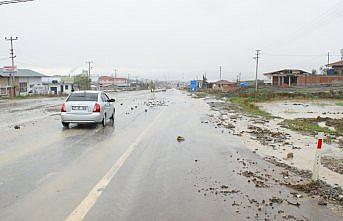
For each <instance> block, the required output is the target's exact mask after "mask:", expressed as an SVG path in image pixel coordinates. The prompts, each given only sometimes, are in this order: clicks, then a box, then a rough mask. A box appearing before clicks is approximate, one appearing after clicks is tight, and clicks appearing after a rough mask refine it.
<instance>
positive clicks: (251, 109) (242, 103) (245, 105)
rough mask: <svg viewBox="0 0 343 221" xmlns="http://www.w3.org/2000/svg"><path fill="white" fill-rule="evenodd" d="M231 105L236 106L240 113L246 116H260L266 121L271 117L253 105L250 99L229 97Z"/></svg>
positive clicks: (252, 100)
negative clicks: (246, 114) (242, 112)
mask: <svg viewBox="0 0 343 221" xmlns="http://www.w3.org/2000/svg"><path fill="white" fill-rule="evenodd" d="M228 100H229V101H230V102H231V103H232V104H236V105H238V106H239V107H240V108H241V110H242V111H244V112H245V113H248V114H252V115H255V116H261V117H264V118H266V119H271V118H273V116H272V115H271V114H270V113H268V112H266V111H263V110H261V109H260V108H259V107H258V106H256V105H255V104H254V99H253V98H251V97H248V98H243V97H231V98H229V99H228Z"/></svg>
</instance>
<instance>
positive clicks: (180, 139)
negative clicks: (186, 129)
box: [176, 136, 185, 142]
mask: <svg viewBox="0 0 343 221" xmlns="http://www.w3.org/2000/svg"><path fill="white" fill-rule="evenodd" d="M176 140H177V141H178V142H183V141H185V138H184V137H181V136H177V138H176Z"/></svg>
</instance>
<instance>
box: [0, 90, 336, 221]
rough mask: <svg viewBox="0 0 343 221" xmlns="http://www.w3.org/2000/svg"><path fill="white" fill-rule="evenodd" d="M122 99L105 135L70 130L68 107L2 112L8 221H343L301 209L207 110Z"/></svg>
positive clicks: (162, 97)
mask: <svg viewBox="0 0 343 221" xmlns="http://www.w3.org/2000/svg"><path fill="white" fill-rule="evenodd" d="M112 96H113V97H115V98H116V100H117V102H116V108H117V111H116V121H115V126H114V127H112V126H110V125H108V126H106V127H105V128H103V127H101V126H97V127H85V126H82V127H80V126H76V125H73V126H72V128H70V129H63V128H62V127H61V125H60V119H59V115H58V111H59V108H60V103H61V102H62V100H61V99H56V98H55V99H43V100H40V101H37V100H35V101H34V102H31V101H20V102H18V103H16V102H14V103H13V102H12V103H11V105H8V103H6V102H2V103H0V119H6V120H2V121H1V122H2V123H1V124H0V128H1V130H2V132H1V138H0V145H1V147H0V220H82V219H83V220H266V219H267V220H342V217H340V216H338V215H335V214H334V213H333V212H332V211H331V210H330V209H329V208H327V207H322V206H318V205H317V200H316V199H312V198H310V197H304V198H301V199H295V198H294V197H293V196H292V195H291V194H290V193H291V192H292V190H291V189H288V188H286V187H284V186H280V185H279V184H278V183H277V182H274V179H275V180H276V179H282V176H281V175H280V172H281V169H280V168H276V167H274V166H273V165H271V164H268V163H266V162H264V161H263V160H262V159H261V158H259V157H258V156H257V155H255V154H253V153H251V152H249V151H248V150H247V149H246V148H245V147H244V146H243V145H242V143H241V142H240V141H239V140H238V139H237V137H234V136H231V135H229V134H228V133H226V132H225V131H223V130H222V129H219V128H215V127H214V126H213V125H210V124H207V123H205V124H204V123H201V121H206V118H207V114H208V113H209V110H208V106H207V105H206V104H205V103H204V102H203V101H202V100H197V99H191V98H190V97H189V96H187V95H186V94H182V93H181V92H179V91H176V90H169V91H168V92H164V93H163V92H162V93H156V94H155V95H152V94H151V93H150V92H146V91H140V92H125V93H116V94H112ZM149 100H150V101H151V102H153V103H154V104H157V105H154V106H153V107H146V106H145V103H146V102H148V101H149ZM135 106H137V107H135ZM146 108H147V110H148V111H147V112H145V109H146ZM132 109H133V110H132ZM8 117H10V118H11V120H8ZM16 124H19V125H20V126H21V128H20V129H19V130H15V129H14V128H13V126H14V125H16ZM179 135H180V136H183V137H184V138H185V141H184V142H181V143H179V142H177V141H176V137H177V136H179ZM244 171H253V172H254V173H257V174H259V176H262V177H265V178H266V182H265V185H266V187H263V188H256V186H255V184H254V182H248V180H253V179H251V178H248V177H246V176H242V172H244ZM267 178H268V179H267ZM273 197H274V198H275V199H283V202H281V203H280V202H276V201H277V200H276V201H271V200H270V199H272V198H273ZM286 200H288V201H290V202H299V203H300V206H299V207H298V206H294V205H291V204H289V203H287V201H286ZM293 218H294V219H293Z"/></svg>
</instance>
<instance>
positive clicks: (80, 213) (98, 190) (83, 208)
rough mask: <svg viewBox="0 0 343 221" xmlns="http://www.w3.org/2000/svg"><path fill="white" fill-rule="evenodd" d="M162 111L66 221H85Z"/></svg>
mask: <svg viewBox="0 0 343 221" xmlns="http://www.w3.org/2000/svg"><path fill="white" fill-rule="evenodd" d="M162 112H163V111H161V112H160V113H159V114H158V115H157V116H156V117H155V118H154V119H153V121H152V122H151V123H150V124H149V125H148V127H146V128H145V130H144V131H143V132H142V133H141V134H140V135H139V136H138V137H137V139H136V140H135V141H134V142H133V143H132V144H131V145H130V146H129V147H128V148H127V150H126V151H125V152H124V153H123V154H122V155H121V156H120V158H119V159H118V160H117V162H116V163H115V164H114V165H113V166H112V167H111V168H110V170H109V171H108V172H107V173H106V174H105V176H104V177H102V178H101V179H100V180H99V182H98V183H97V184H96V185H95V186H94V187H93V188H92V190H91V191H90V192H89V193H88V195H87V196H86V198H84V199H83V200H82V202H81V203H80V204H79V205H78V206H77V207H76V208H75V209H74V210H73V211H72V212H71V213H70V214H69V216H68V217H67V218H66V219H65V221H79V220H83V219H84V218H85V216H86V215H87V213H88V212H89V210H90V209H91V208H92V207H93V206H94V204H95V203H96V201H97V200H98V199H99V197H100V196H101V194H102V193H103V191H104V190H105V188H106V187H107V186H108V184H109V183H110V182H111V180H112V179H113V177H114V176H115V175H116V173H117V172H118V171H119V169H120V168H121V167H122V166H123V164H124V163H125V161H126V160H127V159H128V158H129V156H130V155H131V153H132V152H133V150H134V149H135V146H137V144H138V143H139V142H140V141H141V140H142V139H143V137H144V136H145V134H146V133H147V132H148V131H149V130H150V128H151V127H152V126H153V125H154V124H155V122H156V121H157V119H158V118H159V117H160V116H161V113H162Z"/></svg>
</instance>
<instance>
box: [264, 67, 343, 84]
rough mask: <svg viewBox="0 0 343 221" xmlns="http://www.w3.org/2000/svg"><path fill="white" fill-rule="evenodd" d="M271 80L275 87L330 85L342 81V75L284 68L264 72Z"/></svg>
mask: <svg viewBox="0 0 343 221" xmlns="http://www.w3.org/2000/svg"><path fill="white" fill-rule="evenodd" d="M264 75H265V76H268V77H270V78H271V80H272V86H275V87H295V86H300V87H302V86H311V85H332V84H339V83H343V75H341V76H338V75H336V76H335V75H314V74H311V73H309V72H306V71H303V70H298V69H284V70H280V71H274V72H270V73H265V74H264Z"/></svg>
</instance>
